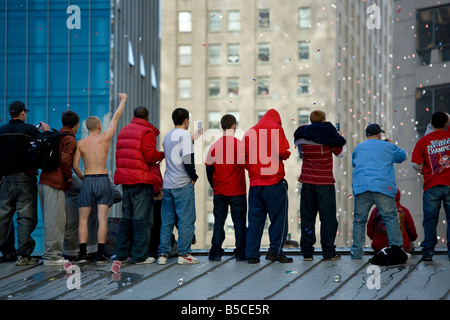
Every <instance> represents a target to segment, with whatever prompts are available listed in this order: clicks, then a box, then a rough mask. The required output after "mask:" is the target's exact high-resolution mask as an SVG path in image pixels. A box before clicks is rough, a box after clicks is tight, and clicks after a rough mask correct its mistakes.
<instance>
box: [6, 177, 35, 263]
mask: <svg viewBox="0 0 450 320" xmlns="http://www.w3.org/2000/svg"><path fill="white" fill-rule="evenodd" d="M15 212H17V220H16V221H17V255H18V256H29V255H31V253H32V252H33V250H34V247H35V245H36V242H35V241H34V240H33V238H32V237H31V233H32V232H33V231H34V229H35V228H36V225H37V221H38V215H37V178H36V176H35V175H31V174H26V173H16V174H10V175H7V176H4V177H3V183H2V185H1V187H0V246H2V248H1V249H3V246H4V245H5V244H6V240H7V237H8V234H10V231H9V230H10V227H11V221H12V219H13V216H14V213H15Z"/></svg>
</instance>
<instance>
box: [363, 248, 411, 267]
mask: <svg viewBox="0 0 450 320" xmlns="http://www.w3.org/2000/svg"><path fill="white" fill-rule="evenodd" d="M407 260H408V255H407V254H406V252H405V251H404V250H403V249H402V248H400V247H397V246H390V247H386V248H383V249H381V250H380V251H379V252H377V253H376V254H375V255H374V256H373V257H372V258H371V259H369V261H370V262H371V263H372V264H376V265H379V266H392V265H397V264H404V263H405V262H406V261H407Z"/></svg>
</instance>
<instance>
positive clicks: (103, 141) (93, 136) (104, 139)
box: [73, 93, 127, 179]
mask: <svg viewBox="0 0 450 320" xmlns="http://www.w3.org/2000/svg"><path fill="white" fill-rule="evenodd" d="M119 99H120V105H119V107H118V108H117V110H116V112H115V113H114V115H113V117H112V119H111V122H110V124H109V126H108V129H106V130H105V131H104V132H103V133H102V132H101V131H102V126H101V122H100V119H98V118H97V117H90V118H88V120H87V121H86V126H87V127H88V130H89V136H88V137H86V138H84V139H81V140H80V141H78V143H77V149H76V151H75V155H74V159H73V170H74V172H75V174H76V175H77V176H78V177H79V178H80V179H83V173H82V172H81V170H80V167H79V163H80V158H81V159H83V164H84V174H85V175H87V174H108V169H107V168H106V164H107V161H108V151H109V146H110V144H111V140H112V138H113V136H114V133H115V132H116V129H117V123H118V121H119V119H120V117H121V116H122V113H123V110H124V108H125V103H126V101H127V95H126V94H125V93H119ZM88 121H89V122H90V123H88Z"/></svg>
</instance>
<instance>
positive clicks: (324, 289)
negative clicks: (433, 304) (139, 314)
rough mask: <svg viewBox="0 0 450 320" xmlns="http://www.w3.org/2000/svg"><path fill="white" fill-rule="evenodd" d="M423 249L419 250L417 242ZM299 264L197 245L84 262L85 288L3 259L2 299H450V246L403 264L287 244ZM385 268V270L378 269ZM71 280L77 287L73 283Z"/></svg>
mask: <svg viewBox="0 0 450 320" xmlns="http://www.w3.org/2000/svg"><path fill="white" fill-rule="evenodd" d="M416 250H417V249H416ZM285 252H286V254H287V255H288V256H291V257H292V258H293V259H294V261H293V263H285V264H282V263H279V262H269V261H267V260H265V259H264V255H265V252H263V251H262V256H261V262H260V263H257V264H248V263H247V262H246V261H236V260H235V259H234V256H233V255H232V254H231V253H230V252H228V253H227V254H226V255H225V256H223V257H222V260H221V261H209V260H208V256H207V253H206V251H204V250H203V251H194V252H193V254H194V255H195V256H197V257H198V258H199V259H200V263H199V264H196V265H178V264H176V262H177V258H169V260H168V263H167V264H166V265H158V264H156V263H153V264H146V265H133V264H124V265H123V266H122V267H121V269H120V273H113V272H111V266H112V263H108V264H105V265H99V266H97V265H96V264H94V263H91V264H85V265H81V266H80V269H79V271H80V272H79V276H80V277H79V280H80V282H79V284H80V288H79V289H76V288H73V287H74V284H75V282H74V281H73V279H74V278H73V277H72V278H70V277H71V276H73V275H75V273H73V274H72V273H68V272H67V271H66V270H64V268H62V267H48V266H44V265H43V264H42V260H41V263H40V264H39V265H36V266H29V267H18V266H16V265H15V263H14V262H11V263H6V262H4V263H1V264H0V299H1V300H10V301H12V300H185V301H194V300H216V301H219V300H234V301H239V300H240V301H244V300H261V301H262V300H450V262H449V258H448V256H447V252H446V251H445V252H441V253H439V252H438V253H437V254H436V255H435V256H434V257H433V261H431V262H425V261H421V259H420V258H421V255H420V254H419V253H418V252H416V253H413V255H412V257H411V258H410V259H409V260H408V261H407V262H406V263H405V264H404V265H400V266H389V267H379V269H377V267H374V266H373V265H372V264H371V263H370V262H369V259H370V257H371V253H370V252H366V255H365V256H364V257H363V259H361V260H352V259H351V258H350V256H349V254H348V250H347V249H340V250H338V252H339V253H340V254H341V260H338V261H324V260H322V256H321V255H320V253H316V255H315V256H314V260H313V261H304V260H303V257H302V256H301V254H300V252H299V250H298V249H285ZM377 271H379V277H378V274H377ZM71 286H72V288H71Z"/></svg>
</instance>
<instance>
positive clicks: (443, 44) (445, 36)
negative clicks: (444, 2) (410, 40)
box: [416, 6, 450, 65]
mask: <svg viewBox="0 0 450 320" xmlns="http://www.w3.org/2000/svg"><path fill="white" fill-rule="evenodd" d="M416 30H417V38H416V50H417V53H418V54H419V57H420V60H421V63H422V64H423V65H427V64H430V62H431V61H430V58H431V50H432V49H437V48H438V49H440V50H441V54H440V59H441V61H449V60H450V53H449V50H450V49H449V46H450V6H444V7H438V8H432V9H426V10H420V11H418V12H417V14H416Z"/></svg>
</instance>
